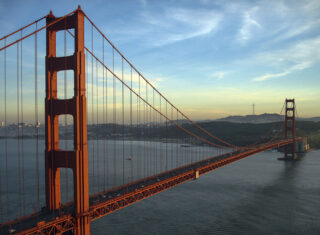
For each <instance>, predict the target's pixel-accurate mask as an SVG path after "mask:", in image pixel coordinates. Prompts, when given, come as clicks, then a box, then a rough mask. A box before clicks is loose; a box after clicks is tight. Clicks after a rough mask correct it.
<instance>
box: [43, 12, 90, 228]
mask: <svg viewBox="0 0 320 235" xmlns="http://www.w3.org/2000/svg"><path fill="white" fill-rule="evenodd" d="M56 19H57V18H56V17H55V16H54V15H53V14H52V12H50V14H49V15H48V16H47V18H46V21H47V25H48V24H50V23H51V22H53V21H55V20H56ZM68 29H74V31H75V46H74V48H75V51H74V54H73V55H71V56H64V57H56V32H57V31H60V30H68ZM46 43H47V46H46V47H47V50H46V99H45V137H46V150H45V178H46V179H45V180H46V207H47V209H48V210H50V211H54V210H58V209H59V208H60V207H61V185H60V169H61V168H70V169H72V171H73V184H74V214H75V216H74V217H75V227H74V232H75V234H89V233H90V221H89V216H88V211H89V183H88V149H87V107H86V87H85V54H84V13H83V12H82V10H81V9H80V7H79V8H78V10H77V11H75V13H74V14H72V15H70V16H68V17H66V18H65V19H64V20H61V21H59V22H57V23H55V24H52V25H50V26H49V27H47V29H46ZM66 70H73V71H74V96H73V97H72V98H71V99H58V98H57V72H58V71H66ZM59 115H71V116H72V117H73V125H74V145H73V146H74V147H73V150H72V151H64V150H61V149H60V148H59V129H58V128H59V126H58V124H59Z"/></svg>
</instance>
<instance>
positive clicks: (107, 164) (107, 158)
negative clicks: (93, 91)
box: [105, 70, 110, 188]
mask: <svg viewBox="0 0 320 235" xmlns="http://www.w3.org/2000/svg"><path fill="white" fill-rule="evenodd" d="M105 84H106V121H105V123H106V125H107V130H108V134H109V135H110V133H109V125H108V70H106V83H105ZM107 143H108V142H107V140H106V143H105V145H106V187H107V188H108V185H109V184H108V183H109V177H108V173H109V170H108V169H109V148H108V145H107Z"/></svg>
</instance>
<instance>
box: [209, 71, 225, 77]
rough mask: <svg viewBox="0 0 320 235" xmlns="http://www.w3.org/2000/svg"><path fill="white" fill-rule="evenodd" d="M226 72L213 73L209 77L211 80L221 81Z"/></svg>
mask: <svg viewBox="0 0 320 235" xmlns="http://www.w3.org/2000/svg"><path fill="white" fill-rule="evenodd" d="M226 73H227V72H224V71H217V72H214V73H213V74H212V75H211V76H212V77H213V78H217V79H223V78H224V76H225V75H226Z"/></svg>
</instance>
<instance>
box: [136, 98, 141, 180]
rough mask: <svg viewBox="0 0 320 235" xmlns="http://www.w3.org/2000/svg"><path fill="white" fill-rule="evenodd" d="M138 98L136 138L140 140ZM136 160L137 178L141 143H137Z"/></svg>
mask: <svg viewBox="0 0 320 235" xmlns="http://www.w3.org/2000/svg"><path fill="white" fill-rule="evenodd" d="M136 97H137V107H136V109H137V117H136V120H137V123H136V138H137V139H138V140H139V97H138V96H136ZM136 153H137V154H136V160H135V162H136V168H137V169H136V174H137V177H139V159H140V158H139V157H140V155H139V143H137V145H136Z"/></svg>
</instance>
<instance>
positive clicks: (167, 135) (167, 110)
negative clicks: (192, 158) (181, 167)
mask: <svg viewBox="0 0 320 235" xmlns="http://www.w3.org/2000/svg"><path fill="white" fill-rule="evenodd" d="M166 118H168V102H167V101H166ZM164 120H165V122H166V171H167V170H168V120H166V119H164Z"/></svg>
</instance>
